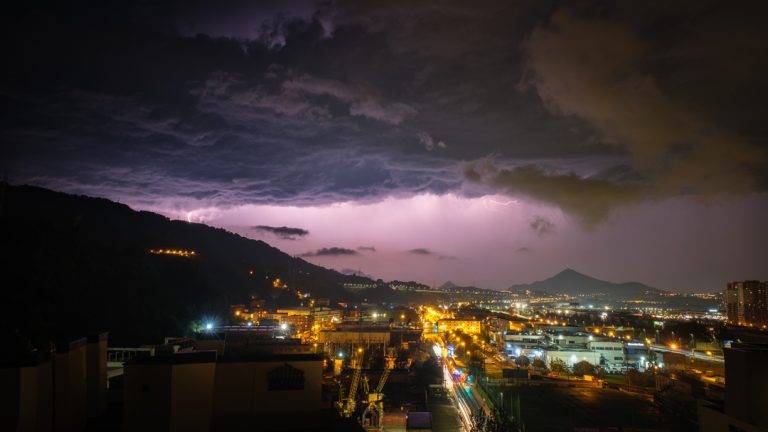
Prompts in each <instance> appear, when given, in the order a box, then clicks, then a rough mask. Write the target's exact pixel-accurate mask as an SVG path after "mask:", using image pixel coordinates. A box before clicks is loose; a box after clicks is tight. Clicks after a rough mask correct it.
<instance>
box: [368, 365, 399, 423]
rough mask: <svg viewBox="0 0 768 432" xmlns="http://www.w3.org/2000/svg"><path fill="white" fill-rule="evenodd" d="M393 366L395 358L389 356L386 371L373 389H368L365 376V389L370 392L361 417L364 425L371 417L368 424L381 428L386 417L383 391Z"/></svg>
mask: <svg viewBox="0 0 768 432" xmlns="http://www.w3.org/2000/svg"><path fill="white" fill-rule="evenodd" d="M393 367H394V358H392V359H389V358H388V359H387V362H386V366H385V368H384V372H383V373H382V374H381V378H379V383H378V384H377V385H376V388H375V389H374V390H373V391H368V390H369V387H368V377H365V379H364V381H363V390H365V391H366V393H368V407H367V408H366V409H365V411H363V415H362V417H361V418H360V423H361V424H362V425H363V426H364V427H365V426H366V418H368V417H370V420H371V421H370V423H369V424H368V426H374V427H376V430H379V431H380V430H381V425H382V419H383V418H384V393H382V392H381V391H382V390H383V389H384V384H386V383H387V378H389V374H390V372H392V368H393Z"/></svg>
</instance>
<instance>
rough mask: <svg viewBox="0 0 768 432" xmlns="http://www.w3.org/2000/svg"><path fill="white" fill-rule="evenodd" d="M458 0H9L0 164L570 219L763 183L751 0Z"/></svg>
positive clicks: (35, 175) (152, 199) (118, 190)
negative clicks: (494, 200) (483, 196)
mask: <svg viewBox="0 0 768 432" xmlns="http://www.w3.org/2000/svg"><path fill="white" fill-rule="evenodd" d="M481 3H482V7H478V6H477V5H476V4H474V3H473V4H468V3H466V2H462V1H450V2H439V3H437V2H435V3H432V2H419V3H418V4H415V3H414V2H405V1H388V2H377V1H367V2H358V1H343V0H342V1H338V2H326V1H320V2H314V1H302V0H297V1H285V2H283V1H265V2H248V1H236V2H217V3H216V4H213V3H209V2H202V1H194V2H169V3H166V4H163V3H153V4H152V5H150V4H144V3H140V4H136V3H131V2H126V3H124V4H117V3H111V2H107V3H104V2H85V3H82V4H81V3H78V4H73V5H68V6H67V7H66V8H59V7H56V6H48V7H46V6H43V5H41V4H37V3H30V2H27V3H20V4H14V5H13V6H12V7H9V8H8V9H7V10H6V11H4V12H5V13H4V14H3V17H2V18H0V23H1V24H2V28H3V30H2V32H3V36H4V37H3V39H2V40H3V42H2V44H3V48H4V53H5V59H6V60H7V61H6V62H5V64H6V67H5V68H4V70H3V71H2V72H0V74H2V80H0V106H2V107H3V116H0V128H2V130H1V134H2V136H1V139H2V140H3V142H4V145H3V149H2V150H0V151H1V153H0V156H2V158H1V159H2V163H1V165H0V169H2V170H3V171H4V172H7V173H8V175H9V176H10V178H11V181H15V182H30V183H35V184H41V185H44V186H49V187H52V188H55V189H60V190H66V191H70V192H78V193H87V194H93V195H100V196H107V197H111V198H116V199H121V200H123V201H124V202H129V203H132V204H138V205H142V206H152V207H154V208H166V209H190V208H201V207H226V206H235V205H240V204H245V203H251V204H263V203H271V204H292V205H315V204H327V203H333V202H339V201H376V200H379V199H382V198H384V197H388V196H395V197H402V196H409V195H412V194H418V193H434V194H444V193H447V192H456V193H459V194H475V193H484V192H493V191H502V192H505V193H508V194H510V195H516V196H526V197H529V198H531V199H533V200H538V201H542V202H545V203H549V204H553V205H557V206H560V207H561V208H562V209H563V210H565V211H566V212H569V213H571V214H574V215H576V216H577V217H579V218H581V219H582V220H584V221H586V222H588V223H596V222H599V221H601V220H603V219H604V218H605V217H606V216H607V215H609V214H610V212H611V210H612V209H613V208H615V207H617V206H622V205H626V204H631V203H637V202H642V201H646V200H655V199H663V198H666V197H670V196H675V195H679V194H695V195H701V196H706V197H710V196H718V195H721V194H731V193H740V192H743V191H750V190H754V189H755V188H757V187H763V188H764V187H766V185H768V180H766V178H765V177H766V175H765V174H763V178H758V177H756V176H757V175H759V173H761V172H766V171H768V170H765V167H766V160H768V158H767V157H766V149H765V146H766V141H765V139H764V137H765V136H766V134H768V126H766V123H765V122H764V120H763V119H765V118H768V105H767V104H765V103H764V101H765V100H766V99H768V94H766V91H765V90H764V89H763V87H762V86H759V83H760V82H761V79H762V77H764V76H766V75H767V74H768V62H767V61H766V51H765V50H764V49H762V45H761V44H762V41H763V40H766V39H768V34H766V32H767V31H768V30H766V29H767V28H766V27H765V26H764V25H763V24H762V23H761V20H760V18H759V17H760V16H761V15H764V14H761V13H759V12H762V11H759V10H750V9H751V8H755V9H764V6H762V5H760V4H751V5H750V7H742V6H737V5H733V4H731V3H724V2H689V3H685V2H683V3H679V4H678V3H676V4H674V5H667V6H665V7H663V8H662V7H659V6H658V5H653V4H645V3H629V2H605V3H603V4H602V5H601V6H600V7H593V6H590V5H591V3H583V4H582V3H579V4H569V5H568V6H563V5H562V4H561V3H560V2H547V1H544V2H540V1H530V2H526V1H523V2H514V3H512V4H510V3H509V2H490V1H489V2H481ZM688 10H690V11H692V12H690V13H689V12H687V11H688ZM734 29H735V30H734ZM32 53H34V55H33V54H32ZM488 155H493V156H494V161H495V162H494V163H493V164H490V163H487V162H484V159H483V158H485V157H487V156H488ZM463 161H474V162H470V163H469V164H468V165H462V162H463ZM541 161H546V162H541ZM573 164H577V165H578V168H577V169H576V168H572V165H573ZM462 166H464V167H465V168H466V169H464V170H463V171H462V169H461V167H462ZM467 180H469V183H473V184H474V185H472V184H470V185H467V184H466V183H467V182H466V181H467ZM761 181H762V183H761ZM476 187H479V191H478V189H476Z"/></svg>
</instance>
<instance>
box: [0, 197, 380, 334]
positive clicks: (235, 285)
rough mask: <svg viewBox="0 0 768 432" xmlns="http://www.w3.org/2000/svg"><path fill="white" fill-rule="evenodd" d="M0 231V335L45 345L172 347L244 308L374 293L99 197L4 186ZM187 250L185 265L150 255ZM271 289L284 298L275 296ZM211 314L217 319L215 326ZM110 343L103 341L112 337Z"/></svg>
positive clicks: (223, 234) (240, 241)
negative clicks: (76, 336) (65, 335)
mask: <svg viewBox="0 0 768 432" xmlns="http://www.w3.org/2000/svg"><path fill="white" fill-rule="evenodd" d="M1 199H2V203H1V205H2V207H0V211H1V213H0V224H1V229H2V236H3V239H4V241H3V245H2V247H0V252H1V253H2V260H3V263H4V265H5V266H6V268H7V273H8V275H9V277H8V280H13V281H18V282H17V283H16V285H15V286H14V287H13V288H12V289H6V290H5V291H6V292H9V296H10V299H9V301H5V302H0V303H2V305H0V323H2V324H3V325H4V328H6V329H24V330H25V331H26V332H27V333H29V332H30V331H32V330H30V329H33V330H34V331H33V332H35V333H37V334H39V335H41V337H42V336H43V335H50V334H53V333H56V332H57V331H58V329H60V328H69V329H72V331H76V332H81V333H92V332H94V331H101V330H109V331H111V332H112V333H113V335H114V336H115V337H116V338H117V340H123V341H125V342H126V343H131V342H141V343H146V341H147V339H148V338H153V339H155V340H157V339H160V340H161V339H162V337H164V336H181V335H184V334H185V333H187V332H188V331H189V329H190V325H191V323H193V322H194V321H196V320H200V319H203V318H209V319H217V320H218V321H219V322H220V323H226V322H227V320H228V316H220V315H221V314H222V312H223V311H228V310H229V308H228V307H229V305H231V304H243V303H245V304H247V303H248V302H250V300H251V299H252V298H255V299H266V300H269V302H270V303H271V304H273V305H278V306H279V305H291V304H295V303H297V296H296V293H297V292H298V291H299V290H300V291H301V292H302V293H311V295H312V297H313V298H317V297H327V298H330V299H331V300H336V301H340V300H344V301H349V300H355V299H356V297H355V295H353V294H351V293H349V292H348V291H347V290H345V289H344V288H343V286H342V285H343V284H344V283H346V282H360V281H363V282H371V281H370V280H369V279H366V278H362V277H359V276H348V275H343V274H341V273H339V272H336V271H334V270H330V269H326V268H323V267H320V266H317V265H314V264H312V263H309V262H307V261H304V260H303V259H301V258H296V257H292V256H290V255H288V254H286V253H284V252H282V251H280V250H279V249H277V248H275V247H273V246H271V245H269V244H267V243H265V242H263V241H261V240H253V239H248V238H245V237H242V236H240V235H238V234H235V233H231V232H228V231H226V230H224V229H221V228H214V227H210V226H207V225H203V224H196V223H190V222H186V221H179V220H171V219H169V218H167V217H165V216H162V215H159V214H156V213H152V212H147V211H141V210H134V209H131V208H130V207H129V206H127V205H125V204H121V203H116V202H113V201H110V200H108V199H105V198H94V197H88V196H83V195H70V194H65V193H62V192H56V191H52V190H49V189H44V188H40V187H36V186H25V185H22V186H11V185H7V184H5V183H4V184H3V194H2V198H1ZM156 249H184V250H192V251H195V256H194V258H190V257H187V258H184V257H180V256H169V255H163V254H153V253H151V252H150V251H151V250H156ZM277 278H280V279H281V281H283V282H282V283H284V284H287V285H288V288H279V289H278V288H275V287H274V286H273V282H274V279H277ZM217 315H218V317H217ZM111 338H112V336H111Z"/></svg>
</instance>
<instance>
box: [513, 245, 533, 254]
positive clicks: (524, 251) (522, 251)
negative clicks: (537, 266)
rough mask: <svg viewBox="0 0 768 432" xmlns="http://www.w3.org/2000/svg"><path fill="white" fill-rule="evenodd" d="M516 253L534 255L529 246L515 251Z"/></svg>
mask: <svg viewBox="0 0 768 432" xmlns="http://www.w3.org/2000/svg"><path fill="white" fill-rule="evenodd" d="M515 252H517V253H519V254H529V253H533V249H531V248H529V247H527V246H522V247H519V248H517V249H515Z"/></svg>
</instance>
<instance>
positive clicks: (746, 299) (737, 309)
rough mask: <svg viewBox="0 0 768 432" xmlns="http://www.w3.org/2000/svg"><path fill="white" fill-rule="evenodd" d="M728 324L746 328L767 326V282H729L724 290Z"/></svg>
mask: <svg viewBox="0 0 768 432" xmlns="http://www.w3.org/2000/svg"><path fill="white" fill-rule="evenodd" d="M725 308H726V314H727V316H728V323H730V324H734V325H740V326H747V327H762V328H765V327H766V326H768V282H760V281H741V282H731V283H729V284H728V286H727V287H726V288H725Z"/></svg>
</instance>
